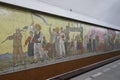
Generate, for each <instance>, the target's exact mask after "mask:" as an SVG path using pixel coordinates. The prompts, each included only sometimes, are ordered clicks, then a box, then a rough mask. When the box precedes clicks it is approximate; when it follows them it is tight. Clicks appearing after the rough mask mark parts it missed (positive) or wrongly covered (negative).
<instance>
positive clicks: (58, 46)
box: [6, 24, 120, 66]
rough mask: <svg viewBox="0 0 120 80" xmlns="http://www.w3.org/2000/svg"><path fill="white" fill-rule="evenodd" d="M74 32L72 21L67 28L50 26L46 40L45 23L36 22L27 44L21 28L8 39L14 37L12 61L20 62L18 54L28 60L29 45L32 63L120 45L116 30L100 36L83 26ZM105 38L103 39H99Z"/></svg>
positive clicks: (105, 49)
mask: <svg viewBox="0 0 120 80" xmlns="http://www.w3.org/2000/svg"><path fill="white" fill-rule="evenodd" d="M80 28H81V29H80V30H78V31H77V32H78V33H75V30H71V29H70V25H69V24H68V26H66V29H64V28H63V27H61V28H58V27H56V28H52V27H51V26H50V27H49V37H50V39H49V40H47V39H46V37H48V36H43V33H42V31H41V30H42V27H41V25H39V24H35V25H34V26H33V30H31V31H29V36H28V38H27V39H26V40H25V44H24V46H22V36H23V35H22V33H21V30H20V29H19V28H17V29H16V32H15V33H14V34H13V35H11V36H8V37H7V38H6V40H13V63H14V66H17V65H18V57H19V56H20V59H21V61H22V64H25V58H26V57H25V56H24V52H23V47H26V46H27V47H28V50H27V54H28V57H29V60H30V63H36V62H38V61H42V62H43V61H44V60H51V59H60V58H65V57H67V56H73V55H79V54H82V53H95V52H96V53H97V52H100V51H109V50H113V49H119V48H120V34H116V32H115V31H112V30H107V29H106V32H105V33H104V34H103V35H102V36H100V34H97V32H96V31H91V33H88V34H86V35H84V36H83V28H82V27H80ZM74 29H75V28H74ZM72 31H73V33H74V34H73V36H70V32H72ZM100 38H102V42H101V41H100Z"/></svg>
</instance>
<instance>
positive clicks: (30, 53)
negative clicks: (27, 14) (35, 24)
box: [24, 31, 34, 64]
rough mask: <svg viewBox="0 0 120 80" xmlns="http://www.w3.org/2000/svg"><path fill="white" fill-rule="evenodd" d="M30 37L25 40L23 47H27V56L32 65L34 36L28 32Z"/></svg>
mask: <svg viewBox="0 0 120 80" xmlns="http://www.w3.org/2000/svg"><path fill="white" fill-rule="evenodd" d="M29 34H30V36H29V37H28V38H27V40H26V41H25V45H24V46H26V45H28V56H29V59H30V63H31V64H32V63H34V35H33V32H32V31H30V33H29Z"/></svg>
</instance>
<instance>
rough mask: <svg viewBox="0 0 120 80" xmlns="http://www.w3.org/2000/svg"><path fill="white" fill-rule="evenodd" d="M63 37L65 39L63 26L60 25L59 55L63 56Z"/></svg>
mask: <svg viewBox="0 0 120 80" xmlns="http://www.w3.org/2000/svg"><path fill="white" fill-rule="evenodd" d="M65 39H66V36H65V33H64V31H63V28H62V27H61V32H60V56H62V57H65V52H66V51H65V44H64V42H65Z"/></svg>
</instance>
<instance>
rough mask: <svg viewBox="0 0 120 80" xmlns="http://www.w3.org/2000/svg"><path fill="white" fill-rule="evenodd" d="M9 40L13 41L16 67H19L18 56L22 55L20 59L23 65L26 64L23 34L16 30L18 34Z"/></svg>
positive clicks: (8, 38) (9, 37)
mask: <svg viewBox="0 0 120 80" xmlns="http://www.w3.org/2000/svg"><path fill="white" fill-rule="evenodd" d="M7 40H13V62H14V66H17V65H18V64H17V62H18V55H20V59H21V61H22V64H24V54H23V49H22V34H21V30H20V29H19V28H16V32H15V33H14V34H13V35H11V36H8V37H7Z"/></svg>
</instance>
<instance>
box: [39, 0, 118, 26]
mask: <svg viewBox="0 0 120 80" xmlns="http://www.w3.org/2000/svg"><path fill="white" fill-rule="evenodd" d="M37 1H41V2H44V3H47V4H51V5H54V6H57V7H60V8H63V9H66V10H70V9H72V11H73V12H76V13H79V14H81V15H84V16H88V17H92V18H95V19H97V20H100V21H104V22H106V23H109V24H112V25H115V26H120V0H37Z"/></svg>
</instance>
